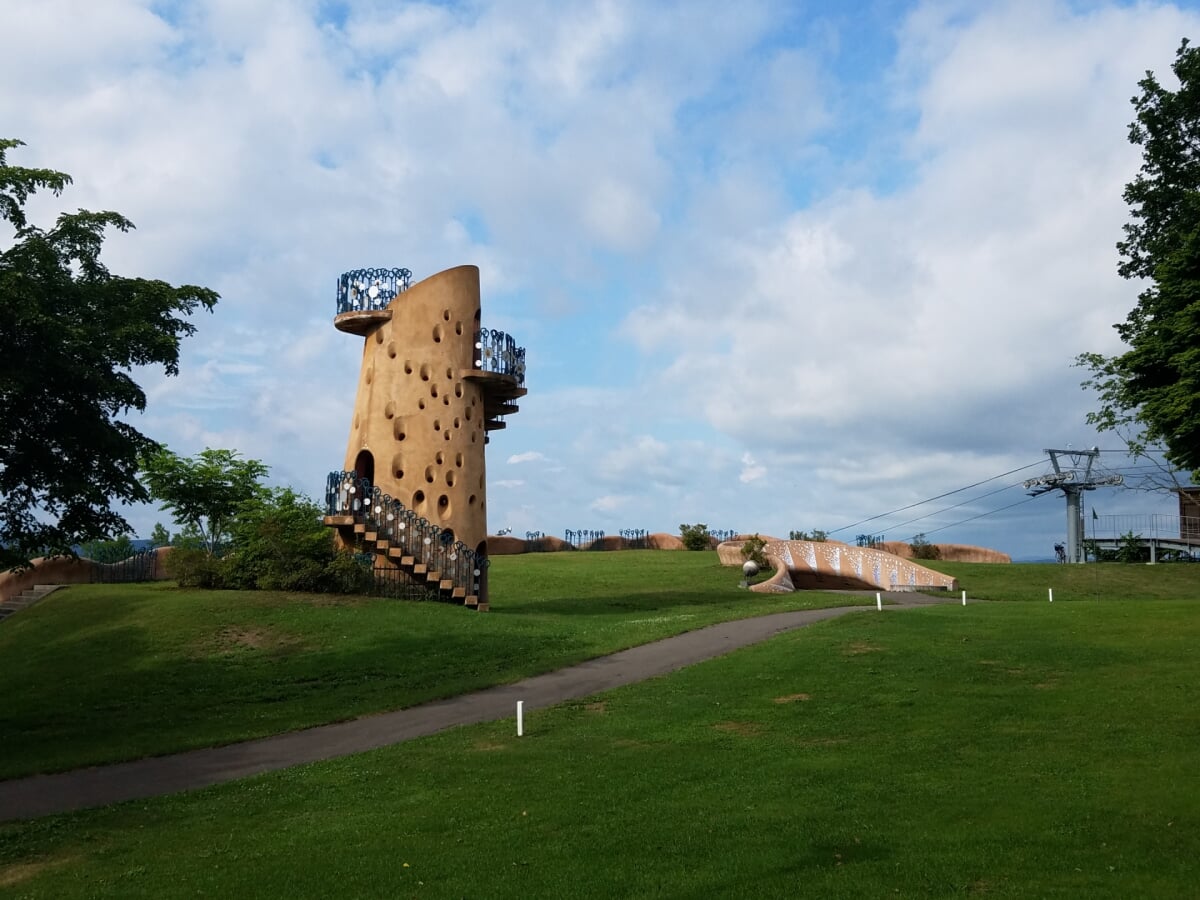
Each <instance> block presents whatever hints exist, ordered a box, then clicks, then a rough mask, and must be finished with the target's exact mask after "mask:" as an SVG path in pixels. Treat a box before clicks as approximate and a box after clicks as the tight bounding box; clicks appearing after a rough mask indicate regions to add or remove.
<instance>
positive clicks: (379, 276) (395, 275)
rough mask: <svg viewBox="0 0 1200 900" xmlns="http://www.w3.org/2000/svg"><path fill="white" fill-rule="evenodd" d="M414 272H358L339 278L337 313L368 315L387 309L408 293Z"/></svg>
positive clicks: (375, 270) (384, 270)
mask: <svg viewBox="0 0 1200 900" xmlns="http://www.w3.org/2000/svg"><path fill="white" fill-rule="evenodd" d="M411 279H412V272H410V271H409V270H408V269H354V270H353V271H351V272H344V273H342V276H341V277H340V278H338V286H337V311H338V312H339V313H346V312H364V311H366V310H369V309H383V308H384V307H385V306H387V305H388V304H389V303H391V302H392V301H393V300H395V299H396V295H397V294H400V293H403V292H404V291H406V290H408V286H409V283H410V281H411Z"/></svg>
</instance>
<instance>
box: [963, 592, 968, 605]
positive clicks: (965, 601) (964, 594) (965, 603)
mask: <svg viewBox="0 0 1200 900" xmlns="http://www.w3.org/2000/svg"><path fill="white" fill-rule="evenodd" d="M966 605H967V592H966V591H963V606H966Z"/></svg>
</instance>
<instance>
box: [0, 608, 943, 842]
mask: <svg viewBox="0 0 1200 900" xmlns="http://www.w3.org/2000/svg"><path fill="white" fill-rule="evenodd" d="M884 596H885V597H886V598H887V600H888V604H889V605H887V606H885V607H884V609H885V610H895V609H910V608H912V607H916V606H929V605H931V604H936V603H946V602H950V601H951V600H952V599H953V598H952V597H947V598H944V599H943V598H939V599H934V598H932V597H927V596H924V595H922V594H911V593H895V594H885V595H884ZM863 611H870V612H875V611H876V610H875V607H874V606H838V607H833V608H830V609H808V610H797V611H794V612H782V613H773V614H771V615H767V616H758V617H755V618H752V619H738V620H735V621H732V622H722V623H720V624H717V625H710V626H708V627H706V628H700V629H698V630H696V631H689V632H686V633H684V634H680V635H676V636H675V637H670V638H664V639H663V640H661V641H655V642H654V643H652V644H643V645H642V646H640V647H632V648H630V649H628V650H622V651H620V652H619V653H613V654H612V655H610V656H602V657H599V658H597V659H592V660H589V661H588V662H585V663H581V664H579V665H577V666H571V667H570V668H567V669H561V670H559V671H557V672H549V673H547V674H545V675H536V676H534V677H532V678H526V679H525V680H524V681H518V682H516V683H515V684H506V685H500V686H498V687H493V688H488V689H486V690H482V691H476V692H475V693H473V694H463V695H461V696H458V697H451V698H448V699H446V700H438V701H435V702H433V703H425V704H422V705H421V706H414V707H411V708H409V709H401V710H396V711H395V712H388V713H379V714H377V715H370V716H364V717H362V718H360V719H352V720H350V721H348V722H339V723H336V724H333V725H320V726H317V727H315V728H307V729H305V730H303V731H292V732H288V733H286V734H279V735H275V736H274V737H269V738H261V739H259V740H253V741H245V742H243V743H240V744H227V745H225V746H223V747H211V748H208V749H205V750H191V751H188V752H186V753H176V754H173V755H171V756H155V757H150V758H147V759H139V760H134V761H132V762H126V763H117V764H115V765H109V766H93V767H91V768H87V769H76V770H74V771H71V772H61V773H58V774H55V775H34V776H31V777H29V778H18V779H13V780H10V781H0V822H5V821H12V820H14V819H31V818H35V817H37V816H46V815H51V814H54V813H61V812H70V811H72V810H78V809H86V808H88V807H92V806H105V805H107V804H110V803H119V802H121V801H124V800H140V799H143V798H146V797H158V796H161V795H164V794H174V793H177V792H180V791H189V790H195V789H196V788H202V787H207V786H209V785H212V784H220V783H222V782H225V781H234V780H235V779H238V778H245V777H247V776H249V775H258V774H260V773H263V772H274V771H276V770H278V769H286V768H288V767H290V766H296V765H303V764H305V763H311V762H318V761H320V760H324V759H334V758H336V757H339V756H348V755H350V754H352V753H361V752H363V751H365V750H374V749H375V748H377V747H387V746H389V745H391V744H398V743H400V742H402V741H408V740H412V739H413V738H418V737H424V736H425V735H428V734H434V733H435V732H438V731H443V730H445V729H447V728H453V727H455V726H458V725H473V724H475V723H477V722H492V721H495V720H497V719H503V718H505V717H509V716H514V715H515V714H516V704H517V701H518V700H523V701H524V702H525V709H527V710H533V709H541V708H544V707H547V706H554V705H555V704H557V703H562V702H563V701H565V700H573V699H576V698H579V697H589V696H591V695H593V694H596V693H599V692H601V691H606V690H610V689H611V688H615V687H621V686H622V685H626V684H633V683H634V682H637V681H644V680H645V679H647V678H654V677H656V676H658V675H665V674H667V673H668V672H674V671H675V670H676V669H681V668H683V667H684V666H689V665H692V664H693V663H697V662H701V661H703V660H706V659H712V658H713V657H717V656H721V655H723V654H725V653H729V652H730V651H733V650H737V649H739V648H741V647H745V646H748V645H750V644H756V643H759V642H760V641H765V640H766V639H767V638H770V637H773V636H774V635H777V634H780V633H782V632H785V631H791V630H793V629H796V628H803V627H804V626H805V625H811V624H812V623H813V622H821V621H823V620H825V619H832V618H835V617H837V616H843V615H846V614H847V613H852V612H863Z"/></svg>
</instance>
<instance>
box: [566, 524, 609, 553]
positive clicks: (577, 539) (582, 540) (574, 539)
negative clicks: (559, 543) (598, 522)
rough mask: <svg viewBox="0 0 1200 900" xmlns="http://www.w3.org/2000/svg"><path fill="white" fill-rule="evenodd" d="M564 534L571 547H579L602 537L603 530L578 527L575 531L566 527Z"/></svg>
mask: <svg viewBox="0 0 1200 900" xmlns="http://www.w3.org/2000/svg"><path fill="white" fill-rule="evenodd" d="M565 535H566V538H567V543H568V544H570V545H571V546H572V547H574V548H576V549H579V548H581V547H584V546H586V545H587V544H591V543H593V542H595V541H598V540H600V539H601V538H602V537H604V532H603V531H595V530H592V529H588V528H580V529H578V530H576V531H573V530H571V529H570V528H568V529H567V530H566V532H565Z"/></svg>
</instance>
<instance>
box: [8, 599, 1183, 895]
mask: <svg viewBox="0 0 1200 900" xmlns="http://www.w3.org/2000/svg"><path fill="white" fill-rule="evenodd" d="M1198 649H1200V605H1197V603H1196V602H1194V601H1188V602H1179V601H1144V602H1063V603H1059V602H1057V601H1056V602H1055V603H1054V604H1053V605H1051V604H1049V603H1039V604H1028V603H1026V604H1015V603H1006V604H974V605H970V606H967V607H965V608H964V607H961V606H954V605H950V606H941V607H934V608H928V609H921V610H910V611H905V612H899V613H885V614H873V613H866V614H863V615H855V616H848V617H845V618H842V619H838V620H836V621H830V622H825V623H822V624H819V625H815V626H812V627H810V628H807V629H803V630H801V631H797V632H792V633H789V634H786V635H782V636H780V637H778V638H775V639H774V640H772V641H770V642H767V643H765V644H762V645H759V646H757V647H753V648H749V649H746V650H742V651H739V652H737V653H735V654H732V655H730V656H727V657H723V658H720V659H717V660H713V661H711V662H708V663H704V664H701V665H697V666H693V667H691V668H689V669H686V670H684V671H682V672H679V673H676V674H674V675H671V676H668V677H664V678H659V679H656V680H653V681H650V682H646V683H643V684H640V685H634V686H630V687H627V688H622V689H620V690H616V691H612V692H609V693H607V694H605V695H602V696H598V697H594V698H590V699H588V700H584V701H580V702H577V703H572V704H567V705H563V706H560V707H558V708H555V709H552V710H546V711H542V712H537V713H535V714H534V715H532V716H530V717H528V718H527V722H526V728H527V731H526V736H525V737H524V738H521V739H518V738H516V737H515V735H514V731H513V723H512V721H511V720H510V721H507V722H502V723H494V724H491V725H485V726H475V727H470V728H463V729H457V730H454V731H451V732H446V733H443V734H441V735H437V736H434V737H431V738H426V739H422V740H418V741H414V742H411V743H407V744H403V745H399V746H396V747H392V748H388V749H386V750H380V751H375V752H371V753H367V754H362V755H359V756H354V757H348V758H345V759H342V760H337V761H334V762H329V763H320V764H315V765H312V766H307V767H303V768H297V769H292V770H288V771H285V772H280V773H276V774H272V775H267V776H262V777H258V778H253V779H248V780H246V781H242V782H237V783H233V784H229V785H224V786H221V787H217V788H212V789H209V790H205V791H201V792H197V793H195V794H191V795H185V796H180V797H173V798H165V799H162V800H155V801H138V802H136V803H131V804H125V805H121V806H115V807H109V808H107V809H103V810H96V811H91V812H85V813H79V814H75V815H71V816H62V817H55V818H51V819H45V820H40V821H36V822H32V823H26V824H14V825H8V826H0V896H21V897H29V898H71V897H122V898H138V897H147V898H159V897H163V896H179V895H183V894H194V895H207V896H254V897H289V898H292V897H329V896H339V897H340V896H355V897H365V896H378V897H409V896H412V897H436V898H441V897H497V898H504V897H514V898H518V897H519V898H527V897H555V898H557V897H605V898H607V897H669V898H708V897H755V898H758V897H764V898H765V897H814V898H862V897H989V898H1022V900H1023V898H1029V897H1047V898H1072V900H1074V898H1080V897H1087V898H1113V900H1127V898H1134V897H1136V898H1172V900H1174V898H1181V897H1190V896H1195V895H1196V889H1197V885H1198V884H1200V779H1198V778H1197V776H1196V772H1197V771H1200V718H1198V717H1197V715H1196V710H1197V708H1200V703H1198V701H1200V653H1197V650H1198Z"/></svg>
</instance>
